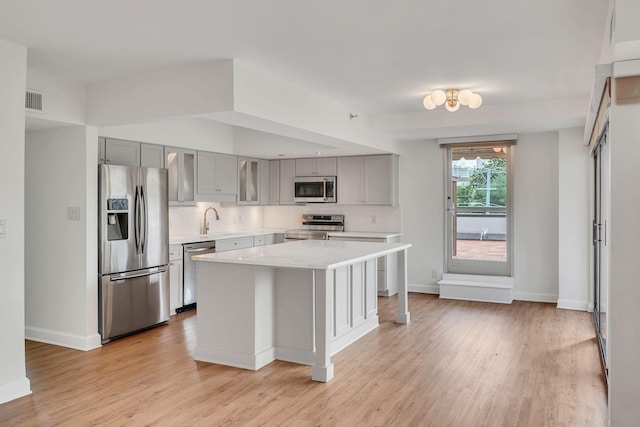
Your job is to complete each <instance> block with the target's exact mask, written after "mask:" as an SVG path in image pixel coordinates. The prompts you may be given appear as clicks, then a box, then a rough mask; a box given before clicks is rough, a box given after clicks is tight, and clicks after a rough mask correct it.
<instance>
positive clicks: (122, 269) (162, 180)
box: [98, 165, 169, 344]
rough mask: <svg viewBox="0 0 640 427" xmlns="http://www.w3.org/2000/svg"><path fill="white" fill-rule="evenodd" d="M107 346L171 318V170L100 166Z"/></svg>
mask: <svg viewBox="0 0 640 427" xmlns="http://www.w3.org/2000/svg"><path fill="white" fill-rule="evenodd" d="M99 193H100V200H99V207H98V209H99V226H98V229H99V248H98V250H99V267H98V269H99V274H100V277H99V292H98V298H99V320H98V324H99V329H100V335H101V336H102V343H103V344H104V343H106V342H108V341H110V340H112V339H113V338H117V337H120V336H123V335H127V334H130V333H133V332H136V331H140V330H143V329H147V328H149V327H152V326H155V325H158V324H160V323H163V322H166V321H168V320H169V270H168V264H169V219H168V218H169V212H168V211H169V204H168V193H167V170H166V169H156V168H142V167H129V166H116V165H100V167H99Z"/></svg>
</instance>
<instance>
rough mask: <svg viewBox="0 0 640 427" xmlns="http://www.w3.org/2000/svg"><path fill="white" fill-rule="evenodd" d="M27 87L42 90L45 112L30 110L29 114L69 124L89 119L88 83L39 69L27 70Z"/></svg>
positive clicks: (82, 122) (84, 121)
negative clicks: (87, 112) (87, 115)
mask: <svg viewBox="0 0 640 427" xmlns="http://www.w3.org/2000/svg"><path fill="white" fill-rule="evenodd" d="M27 88H28V89H30V90H35V91H37V92H42V94H43V96H42V99H43V101H42V105H43V110H44V111H43V112H41V113H40V112H28V113H27V116H28V117H32V118H37V119H44V120H51V121H56V122H63V123H68V124H84V123H86V121H87V117H86V108H87V85H86V83H83V82H78V81H73V80H69V79H64V78H61V77H57V76H52V75H50V74H46V73H43V72H41V71H38V70H34V69H31V68H30V69H28V70H27Z"/></svg>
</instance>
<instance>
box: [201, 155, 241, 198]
mask: <svg viewBox="0 0 640 427" xmlns="http://www.w3.org/2000/svg"><path fill="white" fill-rule="evenodd" d="M237 194H238V157H237V156H233V155H230V154H220V153H210V152H207V151H198V192H197V199H198V200H199V201H211V202H235V201H236V195H237Z"/></svg>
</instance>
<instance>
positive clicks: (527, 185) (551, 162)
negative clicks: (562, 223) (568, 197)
mask: <svg viewBox="0 0 640 427" xmlns="http://www.w3.org/2000/svg"><path fill="white" fill-rule="evenodd" d="M514 153H515V158H514V169H513V172H514V177H513V179H514V198H513V199H514V207H513V219H514V226H515V227H514V228H515V229H514V237H515V239H514V260H513V261H514V276H515V286H514V299H520V300H528V301H546V302H557V300H558V132H547V133H535V134H521V135H519V138H518V143H517V145H516V146H515V149H514Z"/></svg>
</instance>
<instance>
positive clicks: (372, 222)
mask: <svg viewBox="0 0 640 427" xmlns="http://www.w3.org/2000/svg"><path fill="white" fill-rule="evenodd" d="M376 221H377V218H376V216H375V215H371V224H375V223H376Z"/></svg>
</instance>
